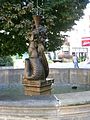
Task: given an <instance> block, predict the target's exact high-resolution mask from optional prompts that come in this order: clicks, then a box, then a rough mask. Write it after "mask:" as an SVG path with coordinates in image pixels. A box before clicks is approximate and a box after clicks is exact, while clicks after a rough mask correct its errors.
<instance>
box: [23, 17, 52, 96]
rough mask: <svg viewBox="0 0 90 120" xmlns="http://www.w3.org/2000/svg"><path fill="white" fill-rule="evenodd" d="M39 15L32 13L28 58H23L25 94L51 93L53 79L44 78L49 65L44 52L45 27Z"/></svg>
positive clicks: (47, 72)
mask: <svg viewBox="0 0 90 120" xmlns="http://www.w3.org/2000/svg"><path fill="white" fill-rule="evenodd" d="M41 18H42V16H41V15H33V20H34V23H35V24H34V25H33V29H32V32H31V33H28V38H29V49H28V51H29V56H30V57H29V58H27V59H26V60H25V72H24V79H23V85H24V89H25V95H41V94H51V85H52V83H53V82H54V80H53V79H48V80H46V78H47V76H48V74H49V67H48V62H47V59H46V56H45V54H44V44H45V40H46V28H45V27H44V26H42V25H41V24H40V23H41Z"/></svg>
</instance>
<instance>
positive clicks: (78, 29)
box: [67, 3, 90, 47]
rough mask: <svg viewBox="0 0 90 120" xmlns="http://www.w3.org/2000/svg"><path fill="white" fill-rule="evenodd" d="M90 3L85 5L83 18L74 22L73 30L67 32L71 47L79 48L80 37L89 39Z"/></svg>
mask: <svg viewBox="0 0 90 120" xmlns="http://www.w3.org/2000/svg"><path fill="white" fill-rule="evenodd" d="M89 16H90V3H89V4H88V5H87V7H86V9H85V10H84V16H83V17H82V18H81V19H80V20H79V21H76V24H77V25H75V26H73V28H74V30H72V31H71V32H67V33H68V35H69V36H70V38H69V42H70V45H71V46H72V47H81V38H82V37H90V18H89Z"/></svg>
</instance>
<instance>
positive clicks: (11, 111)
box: [0, 85, 90, 120]
mask: <svg viewBox="0 0 90 120" xmlns="http://www.w3.org/2000/svg"><path fill="white" fill-rule="evenodd" d="M55 87H56V88H57V89H59V90H60V85H52V88H55ZM80 87H81V86H77V91H75V90H74V91H75V92H74V91H72V92H71V93H70V92H69V93H68V91H67V90H69V89H70V88H71V86H70V85H67V87H66V86H65V85H63V86H62V88H68V89H66V91H67V92H66V93H63V91H62V93H59V94H58V92H59V91H57V90H56V91H54V90H53V89H52V94H51V95H39V96H25V95H24V90H23V86H21V85H16V86H15V85H14V86H12V85H10V86H2V87H1V89H0V119H1V120H72V119H74V120H80V119H81V120H89V119H90V91H89V89H88V87H89V86H85V88H87V89H88V91H85V89H83V90H84V91H83V92H82V90H81V91H79V90H80ZM83 87H84V86H82V87H81V88H83ZM71 89H72V88H71ZM55 92H57V93H55ZM64 92H65V91H64Z"/></svg>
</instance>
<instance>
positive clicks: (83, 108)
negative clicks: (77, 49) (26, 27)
mask: <svg viewBox="0 0 90 120" xmlns="http://www.w3.org/2000/svg"><path fill="white" fill-rule="evenodd" d="M41 17H42V16H41V15H34V16H33V20H34V23H35V25H34V26H33V29H32V32H31V33H29V34H28V38H29V49H28V51H29V56H30V57H29V58H27V59H26V60H25V70H24V76H23V82H22V83H23V86H22V83H21V81H22V80H21V81H20V79H19V80H17V79H18V78H19V77H20V78H22V77H21V76H22V75H23V70H22V72H21V73H20V70H14V69H12V70H11V69H10V70H3V69H2V70H1V71H0V80H1V81H0V83H1V84H2V83H4V82H5V85H2V87H0V88H1V89H0V120H64V119H65V120H72V119H75V120H76V119H77V120H79V119H82V120H86V118H87V120H89V119H90V115H89V113H90V97H89V95H90V91H85V92H83V93H82V92H78V93H67V94H61V95H60V94H59V93H58V94H56V92H53V93H52V94H51V92H52V91H51V88H52V87H53V86H51V85H52V83H53V82H54V79H47V77H48V74H49V67H48V63H47V60H46V57H45V55H44V42H45V39H46V28H44V26H42V25H41V24H40V23H41ZM61 71H63V70H61ZM76 71H77V70H76ZM4 73H5V75H4ZM19 73H20V74H19ZM54 73H56V71H54ZM57 73H59V74H60V72H57ZM68 73H69V72H68ZM12 76H14V77H12ZM18 76H19V77H18ZM57 77H58V76H57ZM64 77H65V76H64ZM88 77H89V76H88ZM13 78H14V79H13ZM13 82H15V84H14V83H13ZM1 84H0V85H1ZM15 85H16V86H15ZM23 87H24V88H23ZM56 87H57V86H56ZM23 90H24V93H23ZM76 98H78V99H76ZM85 98H86V99H85ZM84 116H86V117H84ZM88 118H89V119H88Z"/></svg>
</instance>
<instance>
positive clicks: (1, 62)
mask: <svg viewBox="0 0 90 120" xmlns="http://www.w3.org/2000/svg"><path fill="white" fill-rule="evenodd" d="M0 66H13V59H12V58H11V56H1V57H0Z"/></svg>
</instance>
